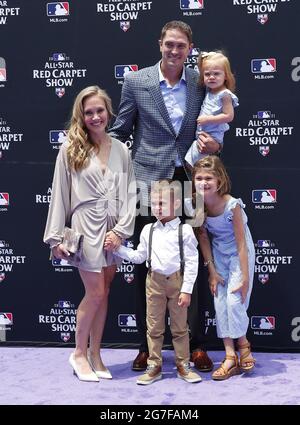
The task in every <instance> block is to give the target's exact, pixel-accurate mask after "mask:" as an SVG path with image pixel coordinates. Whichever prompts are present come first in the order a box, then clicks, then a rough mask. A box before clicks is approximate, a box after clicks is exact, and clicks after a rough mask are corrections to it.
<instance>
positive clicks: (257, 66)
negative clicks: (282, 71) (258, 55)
mask: <svg viewBox="0 0 300 425" xmlns="http://www.w3.org/2000/svg"><path fill="white" fill-rule="evenodd" d="M251 72H252V73H253V74H264V73H266V72H276V59H274V58H269V59H252V60H251Z"/></svg>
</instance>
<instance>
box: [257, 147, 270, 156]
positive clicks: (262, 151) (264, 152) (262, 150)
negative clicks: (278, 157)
mask: <svg viewBox="0 0 300 425" xmlns="http://www.w3.org/2000/svg"><path fill="white" fill-rule="evenodd" d="M259 153H260V154H261V155H262V156H267V155H269V153H270V146H260V147H259Z"/></svg>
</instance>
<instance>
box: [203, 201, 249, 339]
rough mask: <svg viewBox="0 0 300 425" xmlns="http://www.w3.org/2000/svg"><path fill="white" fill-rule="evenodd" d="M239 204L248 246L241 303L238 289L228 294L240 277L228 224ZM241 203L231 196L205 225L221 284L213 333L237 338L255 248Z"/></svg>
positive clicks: (245, 322) (244, 325) (244, 324)
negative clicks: (243, 298)
mask: <svg viewBox="0 0 300 425" xmlns="http://www.w3.org/2000/svg"><path fill="white" fill-rule="evenodd" d="M237 205H240V207H241V212H242V217H243V223H244V230H245V238H246V243H247V247H248V266H249V291H248V294H247V297H246V300H245V302H244V303H243V304H242V302H241V294H240V292H235V293H234V294H232V293H231V291H232V289H234V288H236V287H237V286H238V285H239V283H240V282H241V279H242V272H241V267H240V260H239V255H238V251H237V245H236V240H235V235H234V229H233V224H232V217H233V212H232V210H233V209H234V208H235V207H236V206H237ZM243 208H245V204H243V201H242V200H241V199H240V198H239V199H236V198H233V197H231V198H230V199H229V200H228V201H227V203H226V205H225V208H224V212H223V214H221V215H219V216H217V217H206V220H205V223H204V225H205V227H206V229H207V230H208V232H209V233H210V235H211V241H212V242H211V243H212V251H213V257H214V263H215V267H216V271H217V273H218V274H219V275H220V276H222V277H223V279H224V286H223V285H221V284H218V288H217V289H218V294H217V296H215V297H214V304H215V310H216V323H217V335H218V337H219V338H239V337H241V336H244V335H246V333H247V329H248V326H249V318H248V315H247V308H248V305H249V300H250V295H251V291H252V286H253V277H254V265H255V249H254V244H253V240H252V236H251V233H250V230H249V227H248V225H247V221H248V218H247V216H246V214H245V211H244V210H243Z"/></svg>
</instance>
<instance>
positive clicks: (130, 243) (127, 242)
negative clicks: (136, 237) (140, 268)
mask: <svg viewBox="0 0 300 425" xmlns="http://www.w3.org/2000/svg"><path fill="white" fill-rule="evenodd" d="M125 246H126V247H127V248H133V246H134V245H133V242H132V241H129V240H126V241H125Z"/></svg>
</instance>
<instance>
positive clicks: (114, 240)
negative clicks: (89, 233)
mask: <svg viewBox="0 0 300 425" xmlns="http://www.w3.org/2000/svg"><path fill="white" fill-rule="evenodd" d="M121 242H122V239H121V238H120V236H118V235H116V234H115V233H114V232H113V231H112V230H110V231H109V232H107V233H106V236H105V240H104V249H105V250H106V251H116V250H117V249H118V248H119V246H120V245H121Z"/></svg>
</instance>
